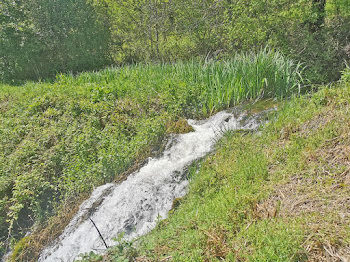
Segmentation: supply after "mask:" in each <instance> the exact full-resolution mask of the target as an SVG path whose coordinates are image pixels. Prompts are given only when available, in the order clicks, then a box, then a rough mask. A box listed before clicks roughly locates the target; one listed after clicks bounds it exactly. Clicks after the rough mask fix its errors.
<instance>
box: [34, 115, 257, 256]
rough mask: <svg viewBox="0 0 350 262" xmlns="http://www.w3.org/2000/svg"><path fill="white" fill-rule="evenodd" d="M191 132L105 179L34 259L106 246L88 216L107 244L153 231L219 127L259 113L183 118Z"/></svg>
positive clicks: (249, 121)
mask: <svg viewBox="0 0 350 262" xmlns="http://www.w3.org/2000/svg"><path fill="white" fill-rule="evenodd" d="M188 122H189V124H190V125H192V126H193V128H194V130H195V131H194V132H191V133H188V134H183V135H176V136H174V137H173V138H172V139H171V141H170V142H169V144H168V148H167V149H166V150H165V151H164V153H163V155H162V156H161V157H160V158H157V159H150V160H149V162H148V163H147V164H146V165H145V166H144V167H143V168H141V169H140V170H139V171H138V172H135V173H133V174H131V175H130V176H129V177H128V179H127V180H125V181H124V182H122V183H121V184H119V185H118V184H106V185H103V186H101V187H98V188H96V189H95V190H94V192H93V193H92V195H91V197H90V198H89V199H88V200H86V201H85V202H84V203H83V204H82V205H81V207H80V209H79V212H78V213H77V214H76V216H75V217H74V218H73V219H72V221H71V222H70V224H69V225H68V226H67V227H66V229H65V230H64V232H63V234H62V235H61V236H60V237H59V238H58V239H57V240H56V241H55V243H54V244H53V245H52V246H50V247H47V248H46V249H45V250H44V251H43V252H42V254H41V256H40V259H39V261H73V260H74V259H76V258H77V257H78V255H79V254H82V253H87V252H90V251H95V252H97V253H101V252H103V251H104V250H105V246H104V244H103V242H102V240H101V238H100V236H99V234H98V232H97V230H96V228H95V227H94V226H93V224H92V223H91V221H90V220H89V217H90V218H91V219H92V220H93V221H94V222H95V224H96V226H97V227H98V229H99V230H100V232H101V234H102V236H103V238H104V239H105V240H106V242H107V245H109V246H111V245H113V244H114V245H115V244H116V242H115V241H113V240H112V238H115V237H117V236H118V235H119V234H120V233H122V232H124V233H125V235H124V238H125V239H127V240H131V239H134V238H136V237H139V236H141V235H144V234H146V233H148V232H149V231H150V230H152V229H153V228H154V227H155V226H156V224H157V221H159V220H160V219H165V218H166V216H167V213H168V212H169V210H170V209H171V207H172V203H173V200H174V199H175V198H179V197H182V196H184V195H185V194H186V188H187V185H188V180H187V178H186V168H187V167H188V166H189V165H190V164H191V163H192V162H193V161H195V160H198V159H200V158H202V157H203V156H205V155H206V154H208V153H209V152H210V151H211V150H212V149H213V146H214V144H215V142H216V141H217V139H219V138H220V137H221V136H222V135H223V133H224V131H228V130H235V129H255V128H257V127H258V124H259V121H258V117H257V116H255V117H251V118H247V117H246V116H244V115H240V116H239V117H237V118H236V117H235V116H234V114H233V113H228V112H226V111H225V112H220V113H218V114H216V115H214V116H213V117H211V118H209V119H207V120H204V121H194V120H189V121H188Z"/></svg>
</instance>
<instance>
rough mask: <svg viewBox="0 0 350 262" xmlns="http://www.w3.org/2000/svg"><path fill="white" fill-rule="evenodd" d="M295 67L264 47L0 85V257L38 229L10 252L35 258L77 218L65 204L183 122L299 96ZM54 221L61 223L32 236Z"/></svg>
mask: <svg viewBox="0 0 350 262" xmlns="http://www.w3.org/2000/svg"><path fill="white" fill-rule="evenodd" d="M299 69H300V68H299V65H297V64H294V63H293V62H292V61H290V60H288V59H286V58H285V57H283V56H282V55H280V54H279V53H276V52H272V51H268V50H262V51H261V52H260V53H258V54H243V55H237V56H235V57H233V58H232V59H231V60H229V61H222V62H206V63H202V62H188V63H178V64H168V65H136V66H126V67H122V68H116V69H106V70H103V71H100V72H96V73H83V74H80V75H78V76H70V75H60V76H58V77H57V80H56V81H55V82H54V83H27V84H25V85H23V86H8V85H0V112H1V114H0V123H1V126H0V199H1V200H0V241H1V243H2V244H1V245H0V254H1V252H3V251H4V250H5V245H6V243H9V241H13V242H16V240H17V239H19V238H21V237H22V236H23V235H24V234H25V233H26V232H27V230H28V229H29V228H30V227H32V226H33V225H35V226H36V232H39V233H38V234H32V236H30V237H28V238H25V240H23V241H21V242H20V243H19V246H17V247H16V248H15V250H16V252H15V254H17V253H19V254H21V258H20V259H17V260H21V259H22V260H29V259H33V260H35V259H36V255H37V252H38V251H39V250H40V248H41V247H42V245H44V244H47V243H48V242H49V241H50V240H51V239H52V238H54V237H55V236H56V235H57V234H58V233H59V232H60V230H61V229H62V228H63V227H64V225H65V224H66V223H67V222H68V221H69V219H68V218H69V216H68V215H67V216H65V213H69V214H74V208H71V207H70V206H71V203H74V202H75V203H79V201H78V200H81V199H84V197H86V196H87V195H88V193H89V192H91V190H92V189H93V187H95V186H98V185H101V184H104V183H106V182H110V181H113V180H116V179H117V180H118V179H120V177H121V176H123V174H125V173H127V172H128V170H132V169H133V168H137V166H139V165H140V164H141V163H142V161H143V160H144V159H146V158H147V157H149V156H152V155H155V154H157V152H158V151H159V150H160V149H161V147H162V143H163V142H164V140H165V138H166V136H167V134H169V133H174V132H175V133H176V132H185V131H186V129H187V128H188V127H186V125H185V123H186V122H185V121H183V120H182V118H183V117H196V118H200V117H207V116H209V115H210V114H212V113H214V112H216V111H218V110H221V109H224V108H227V107H230V106H233V105H235V104H237V103H240V102H242V101H246V100H255V99H259V98H267V97H276V98H283V97H286V96H289V95H291V94H293V93H298V92H299V91H300V90H299V88H300V83H301V78H300V72H299ZM62 206H68V207H69V208H68V211H67V210H66V209H62ZM73 206H74V205H73ZM60 209H61V210H63V211H62V212H61V214H58V216H57V211H58V210H60ZM62 213H63V214H62ZM52 215H56V218H57V217H61V219H59V221H58V220H57V219H53V220H50V221H51V222H49V225H50V226H49V228H51V230H49V231H47V230H46V229H47V228H48V227H46V229H45V230H46V231H45V230H44V231H40V230H38V228H40V227H38V226H42V225H47V222H45V221H47V217H50V216H52ZM62 221H63V222H62ZM64 221H65V222H64ZM40 232H41V233H40ZM42 232H46V233H45V234H46V236H44V235H45V234H44V233H42ZM33 239H39V240H33ZM43 239H44V240H43ZM38 241H39V242H40V241H41V244H38ZM25 247H28V249H29V250H30V252H29V253H28V252H27V251H28V250H27V251H26V252H27V253H26V252H24V253H26V255H24V254H23V252H21V250H22V249H23V248H25ZM33 247H35V248H33ZM34 249H35V250H34ZM15 259H16V258H15V257H14V260H15Z"/></svg>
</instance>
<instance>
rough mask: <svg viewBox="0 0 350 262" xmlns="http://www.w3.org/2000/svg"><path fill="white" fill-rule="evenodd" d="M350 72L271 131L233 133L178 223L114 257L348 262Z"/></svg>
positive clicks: (281, 114) (283, 109)
mask: <svg viewBox="0 0 350 262" xmlns="http://www.w3.org/2000/svg"><path fill="white" fill-rule="evenodd" d="M349 75H350V70H347V71H346V72H344V74H343V80H342V82H341V83H339V84H335V85H332V86H327V87H323V88H321V89H320V90H319V91H318V92H317V93H315V94H313V95H311V96H310V95H307V96H303V97H300V98H293V99H292V100H291V101H288V102H284V103H281V105H280V106H279V109H278V111H277V112H276V113H274V114H273V115H272V116H271V122H270V123H269V124H267V125H266V126H265V127H264V128H263V129H262V133H255V134H254V133H253V134H252V133H245V132H243V133H242V132H231V133H228V134H227V135H226V136H225V137H224V138H223V139H222V140H221V142H220V143H219V145H218V149H217V152H216V153H215V154H213V155H211V156H208V157H207V158H206V159H205V160H204V161H203V162H202V163H201V165H200V168H199V172H196V171H197V167H193V168H192V169H191V170H190V175H191V177H192V181H191V184H190V191H189V194H188V195H187V196H186V197H184V198H183V199H182V200H181V204H180V205H179V206H178V207H177V208H176V209H175V210H173V211H172V213H171V215H170V217H169V218H168V219H166V220H164V221H162V222H160V223H159V225H158V227H157V228H156V230H154V231H152V232H151V233H150V234H149V235H147V236H145V237H142V238H141V239H140V240H139V242H138V244H137V245H136V249H135V246H134V247H132V246H130V244H126V243H121V244H120V245H119V246H117V247H115V248H114V249H111V250H110V252H109V254H108V255H107V256H106V257H104V259H106V260H107V261H129V259H131V258H135V257H137V260H136V261H221V260H223V259H224V260H226V261H306V260H307V261H333V260H334V261H337V260H338V259H343V260H344V261H346V259H347V258H349V256H350V251H349V248H348V247H349V245H350V217H349V213H348V210H349V208H350V202H349V194H350V172H349V165H350V137H349V134H350V114H349V111H350V103H349V101H350V81H349ZM86 259H87V260H88V259H90V261H101V259H102V258H101V257H100V256H96V255H91V256H90V257H89V258H86Z"/></svg>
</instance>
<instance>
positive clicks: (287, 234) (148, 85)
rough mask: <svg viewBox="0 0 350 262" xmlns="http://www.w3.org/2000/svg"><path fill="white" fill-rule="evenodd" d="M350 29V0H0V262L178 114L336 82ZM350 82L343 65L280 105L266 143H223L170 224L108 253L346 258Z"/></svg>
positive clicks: (230, 138)
mask: <svg viewBox="0 0 350 262" xmlns="http://www.w3.org/2000/svg"><path fill="white" fill-rule="evenodd" d="M349 32H350V0H293V1H292V0H279V1H261V0H223V1H213V0H191V1H188V0H176V1H170V0H148V1H145V0H140V1H133V0H118V1H116V0H55V1H52V0H25V1H23V0H1V1H0V255H2V254H3V253H4V252H5V251H6V249H7V247H8V246H12V247H14V249H13V250H14V256H13V260H14V261H16V260H17V261H28V260H35V259H36V258H37V255H38V252H39V251H40V249H41V248H42V247H43V246H44V245H46V244H47V243H49V242H50V240H52V239H53V238H55V237H56V236H57V235H58V234H59V232H61V231H62V230H63V228H64V227H65V225H66V224H67V223H68V221H69V219H70V217H71V216H72V215H73V214H74V212H75V211H76V208H77V206H78V204H79V203H81V201H83V199H84V198H85V197H86V196H87V195H88V194H89V193H90V192H91V190H92V189H93V188H94V187H96V186H98V185H101V184H103V183H106V182H110V181H113V180H117V181H120V180H122V179H124V178H125V176H126V175H127V174H129V173H130V172H131V171H132V170H136V169H137V168H139V167H140V166H141V165H142V164H143V162H144V160H145V159H146V158H147V157H149V156H154V155H157V154H158V153H159V152H160V151H161V150H162V147H163V145H164V142H165V141H166V138H167V136H168V135H169V134H170V133H173V132H176V133H185V132H189V131H191V127H189V126H188V125H187V123H186V121H185V120H184V119H185V118H189V117H191V118H203V117H208V116H210V115H211V114H213V113H214V112H217V111H218V110H221V109H225V108H228V107H231V106H235V105H238V104H240V103H242V102H248V103H249V102H253V101H254V102H257V101H258V100H260V99H268V98H271V99H283V98H290V97H292V96H293V95H299V94H301V93H303V94H305V91H308V90H306V89H305V86H307V85H306V84H308V85H309V84H310V85H309V86H312V89H318V86H315V84H320V83H322V84H324V83H329V82H336V81H338V80H339V79H340V78H341V72H342V71H343V70H345V67H346V65H349V64H350V42H349V39H350V34H349ZM266 47H267V48H266ZM276 50H278V51H276ZM293 61H297V63H294V62H293ZM88 70H99V71H95V72H86V71H88ZM304 79H305V80H304ZM27 81H36V82H27ZM349 83H350V70H348V69H347V70H345V71H344V72H343V74H342V82H341V84H334V85H333V86H332V87H327V88H322V90H321V91H319V92H318V93H316V94H314V95H313V96H312V97H309V96H305V97H303V98H293V99H292V101H289V102H286V103H284V104H283V106H282V108H281V109H280V110H279V112H278V113H277V115H276V119H273V121H272V122H271V123H270V124H269V125H268V126H267V127H266V128H264V130H263V133H262V135H261V136H259V135H257V134H242V133H233V134H232V133H231V134H228V135H227V136H225V138H224V139H223V140H222V142H221V144H220V146H219V149H218V152H217V153H216V154H215V155H213V156H210V157H208V159H207V160H206V161H204V162H203V165H202V167H201V169H200V172H199V173H198V174H196V173H195V171H192V172H191V174H192V175H193V183H192V186H191V193H190V194H189V196H188V197H186V198H185V199H183V200H178V201H177V203H176V205H175V204H174V206H179V207H178V208H177V209H176V210H174V211H173V213H174V214H173V215H172V216H171V217H170V218H169V220H166V221H164V222H162V223H161V224H160V225H159V228H158V229H157V230H156V231H155V232H154V233H152V234H151V235H150V236H147V237H145V238H144V241H143V242H141V243H140V246H139V247H138V249H137V250H135V249H134V248H133V247H132V246H131V245H130V243H122V244H121V245H119V246H118V247H117V248H116V249H115V250H114V251H112V253H111V254H110V258H113V259H120V258H121V257H122V256H126V257H127V256H135V254H136V255H137V254H139V259H142V257H149V259H150V260H152V259H153V260H158V259H159V258H166V257H167V256H168V257H169V259H173V260H186V257H192V259H193V260H194V261H197V260H199V261H201V260H219V259H221V258H225V259H227V260H234V259H236V260H280V261H285V260H298V259H299V260H302V259H304V257H309V258H310V259H315V260H319V259H323V258H324V256H325V254H326V253H327V254H328V255H329V256H331V257H332V256H338V258H340V259H342V256H343V254H345V255H347V254H346V252H347V251H346V250H345V246H346V245H347V244H349V243H347V242H346V241H345V240H346V239H349V236H348V235H347V233H345V232H346V230H345V227H346V226H348V225H349V221H348V220H346V219H348V218H347V217H346V216H345V218H344V217H338V216H340V215H341V214H340V213H339V210H340V209H341V207H340V205H341V203H343V205H345V206H346V205H347V204H348V202H346V201H345V200H344V201H343V200H342V199H339V198H337V197H342V196H344V195H345V194H346V193H348V191H346V190H348V182H347V181H348V180H347V179H348V171H346V170H345V169H344V168H345V167H344V166H346V164H347V165H349V163H348V162H346V161H347V160H346V157H343V155H342V153H341V152H340V151H342V152H346V154H348V151H347V150H348V146H349V144H347V143H348V137H347V136H346V135H344V134H345V133H346V132H348V131H349V130H348V129H346V128H348V126H347V125H346V124H344V123H347V124H348V123H349V122H348V118H346V113H348V111H349V110H348V109H349V108H348V100H349ZM337 85H339V87H337V88H334V86H337ZM275 102H276V101H275V100H274V101H272V102H271V101H270V102H269V104H275ZM255 105H257V104H255ZM266 106H268V105H267V104H263V103H261V104H259V107H261V108H264V107H266ZM254 110H258V109H257V108H254ZM348 133H349V132H348ZM338 137H340V138H341V139H340V138H339V139H338ZM334 147H335V148H337V150H339V151H336V152H333V151H332V150H331V149H332V148H334ZM323 151H324V153H323ZM347 159H348V158H347ZM339 174H341V176H340V175H339ZM340 177H341V178H340ZM341 179H343V180H341ZM295 181H299V183H294V182H295ZM300 181H301V182H300ZM316 181H317V182H316ZM285 188H287V189H289V191H286V189H285ZM325 191H327V192H331V193H330V194H328V195H327V194H326V192H325ZM298 197H305V198H307V200H305V201H306V202H305V201H304V202H303V199H301V198H300V199H299V198H298ZM310 199H311V200H310ZM286 201H287V202H286ZM288 201H289V202H288ZM293 201H294V202H293ZM308 201H309V202H308ZM72 203H73V204H72ZM179 203H182V204H180V205H178V204H179ZM310 203H312V205H311V204H310ZM288 205H289V206H288ZM315 206H316V207H317V208H315ZM304 207H305V209H307V210H302V208H304ZM324 207H327V208H324ZM346 207H347V208H348V206H346ZM322 208H323V209H322ZM289 209H290V210H293V212H294V211H295V212H296V215H293V214H292V212H288V210H289ZM337 211H338V212H337ZM321 216H322V220H321V219H320V217H321ZM48 218H50V219H49V221H48ZM344 219H345V220H346V221H345V220H344ZM336 221H345V222H342V223H336ZM315 225H318V227H316V226H315ZM29 229H33V230H34V232H33V233H32V234H31V235H30V236H27V237H25V238H23V237H24V235H25V233H26V232H27V231H28V230H29ZM336 230H338V231H339V232H340V233H339V235H336V234H335V233H334V232H336ZM157 237H159V239H158V240H157ZM21 238H22V240H20V239H21ZM19 240H20V241H19ZM17 241H19V242H18V244H17V245H15V244H16V242H17ZM344 250H345V251H344ZM113 252H114V253H113ZM125 252H126V253H125ZM128 252H129V253H128ZM135 252H136V253H135ZM90 258H91V257H90ZM91 259H92V258H91ZM96 259H97V260H98V259H100V258H99V256H96ZM145 259H146V258H145ZM147 259H148V258H147ZM147 259H146V260H147ZM327 259H328V258H326V260H327Z"/></svg>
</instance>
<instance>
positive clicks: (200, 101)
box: [58, 48, 303, 116]
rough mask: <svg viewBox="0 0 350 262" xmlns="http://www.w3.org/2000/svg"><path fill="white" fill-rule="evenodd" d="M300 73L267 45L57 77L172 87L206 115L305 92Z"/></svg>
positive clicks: (131, 88) (128, 86)
mask: <svg viewBox="0 0 350 262" xmlns="http://www.w3.org/2000/svg"><path fill="white" fill-rule="evenodd" d="M301 72H302V67H301V64H300V63H294V61H292V60H291V59H288V58H286V57H285V56H283V55H282V54H281V53H279V52H277V51H272V50H270V49H267V48H265V49H262V50H260V52H258V53H243V54H236V55H235V56H234V57H232V58H231V59H229V60H226V61H195V60H193V61H190V62H179V63H175V64H160V65H153V64H138V65H133V66H125V67H122V68H108V69H105V70H103V71H100V72H96V73H83V74H80V75H79V76H78V77H73V76H67V75H61V76H59V77H58V80H59V82H62V81H63V82H65V83H69V84H79V85H84V84H87V83H89V84H90V85H93V83H98V84H100V85H101V84H107V85H109V86H111V85H114V87H113V88H112V89H114V92H117V93H119V94H121V96H123V95H125V94H127V93H129V94H130V93H134V95H136V96H137V97H140V96H143V95H146V96H147V95H149V94H150V93H152V94H157V93H163V94H164V93H168V94H169V92H170V95H172V96H175V97H176V98H178V96H180V97H181V98H185V97H186V98H185V99H184V101H182V102H183V103H182V104H183V106H184V107H190V108H191V110H192V111H191V112H192V113H190V115H204V116H207V115H210V114H212V113H214V112H215V111H218V110H221V109H225V108H228V107H231V106H234V105H236V104H238V103H241V102H242V101H247V100H253V99H254V100H255V99H259V98H283V97H286V96H290V95H291V94H296V93H300V90H301V86H302V83H303V78H302V76H301ZM117 83H118V84H117ZM116 84H117V85H116ZM179 90H181V91H180V92H179ZM111 92H112V91H111ZM135 92H136V93H137V94H135ZM182 109H184V108H182Z"/></svg>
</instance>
